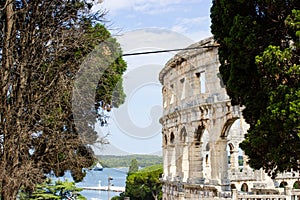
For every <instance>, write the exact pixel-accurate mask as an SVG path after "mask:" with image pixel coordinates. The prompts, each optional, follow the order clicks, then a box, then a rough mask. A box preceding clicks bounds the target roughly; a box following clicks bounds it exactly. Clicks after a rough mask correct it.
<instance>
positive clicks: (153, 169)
mask: <svg viewBox="0 0 300 200" xmlns="http://www.w3.org/2000/svg"><path fill="white" fill-rule="evenodd" d="M162 173H163V169H162V166H161V165H153V166H150V167H146V168H144V169H142V170H140V171H138V172H135V173H132V174H129V175H128V176H127V179H126V188H125V195H124V196H126V197H130V199H132V200H138V199H144V200H152V199H155V200H158V199H162V183H161V182H160V180H159V178H160V177H161V175H162Z"/></svg>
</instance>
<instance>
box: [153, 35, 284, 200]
mask: <svg viewBox="0 0 300 200" xmlns="http://www.w3.org/2000/svg"><path fill="white" fill-rule="evenodd" d="M195 47H197V49H194V50H188V51H182V52H179V53H178V54H177V55H176V56H174V57H173V58H172V59H171V60H170V61H169V62H167V63H166V65H165V67H164V68H163V69H162V71H161V72H160V74H159V80H160V82H161V84H162V85H163V89H162V93H163V108H164V111H163V116H162V118H161V119H160V123H161V124H162V127H163V129H162V141H163V145H162V148H163V165H164V174H163V177H162V179H161V181H162V182H163V199H167V200H169V199H180V200H181V199H182V200H183V199H185V200H187V199H198V198H200V197H201V198H205V199H210V198H216V197H218V198H229V197H230V198H231V189H233V188H236V189H237V191H238V192H252V190H251V189H253V190H254V189H256V190H257V189H262V190H263V189H275V184H274V180H271V179H270V177H268V176H267V175H266V174H265V173H264V172H263V171H262V170H253V169H251V168H250V167H249V166H248V165H247V157H246V156H245V155H242V156H243V165H242V166H241V165H240V164H239V160H238V157H239V155H240V156H241V153H242V152H241V151H240V150H239V148H238V146H239V143H241V142H242V141H243V139H244V134H245V133H246V131H247V129H248V125H247V124H246V123H245V122H244V120H243V117H242V112H241V111H242V108H240V107H238V106H232V105H231V103H230V99H229V97H228V95H227V94H226V90H225V88H224V86H223V83H222V79H221V78H220V75H219V61H218V49H217V46H216V44H215V41H214V39H213V38H212V37H211V38H207V39H205V40H202V41H200V42H198V43H195V44H193V45H192V46H190V48H195ZM229 156H230V158H229ZM277 181H278V182H280V181H281V180H279V179H278V180H277Z"/></svg>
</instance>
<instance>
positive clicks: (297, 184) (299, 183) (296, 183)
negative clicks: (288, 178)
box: [293, 180, 300, 189]
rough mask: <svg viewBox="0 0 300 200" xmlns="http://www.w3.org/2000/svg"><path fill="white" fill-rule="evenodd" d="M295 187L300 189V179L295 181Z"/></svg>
mask: <svg viewBox="0 0 300 200" xmlns="http://www.w3.org/2000/svg"><path fill="white" fill-rule="evenodd" d="M293 188H294V189H300V181H299V180H298V181H295V183H294V184H293Z"/></svg>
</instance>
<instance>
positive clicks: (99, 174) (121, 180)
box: [60, 168, 128, 200]
mask: <svg viewBox="0 0 300 200" xmlns="http://www.w3.org/2000/svg"><path fill="white" fill-rule="evenodd" d="M127 171H128V168H103V171H95V170H87V171H86V176H85V177H84V179H83V180H82V182H79V183H76V186H77V187H79V188H80V187H97V186H107V185H108V178H109V177H111V178H112V180H111V181H110V183H111V185H113V186H118V187H125V183H126V176H127ZM60 179H63V180H68V181H72V177H71V175H70V173H66V174H65V176H64V177H62V178H60ZM80 193H81V194H82V195H83V196H84V197H85V198H87V199H88V200H107V199H108V198H109V199H110V198H112V197H114V196H119V194H120V192H112V191H110V192H109V194H108V192H107V191H96V190H83V191H81V192H80Z"/></svg>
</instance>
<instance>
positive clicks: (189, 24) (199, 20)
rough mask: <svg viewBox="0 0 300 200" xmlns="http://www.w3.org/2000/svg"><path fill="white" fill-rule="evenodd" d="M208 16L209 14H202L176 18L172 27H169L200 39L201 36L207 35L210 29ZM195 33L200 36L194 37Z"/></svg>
mask: <svg viewBox="0 0 300 200" xmlns="http://www.w3.org/2000/svg"><path fill="white" fill-rule="evenodd" d="M209 26H210V17H209V16H202V17H195V18H178V19H177V20H176V21H175V23H174V25H173V27H172V28H171V30H172V31H175V32H178V33H181V34H184V35H187V36H188V37H191V38H192V39H194V40H199V39H202V36H205V35H206V36H209V35H211V34H210V29H208V27H209ZM197 34H200V35H201V38H195V36H197Z"/></svg>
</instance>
